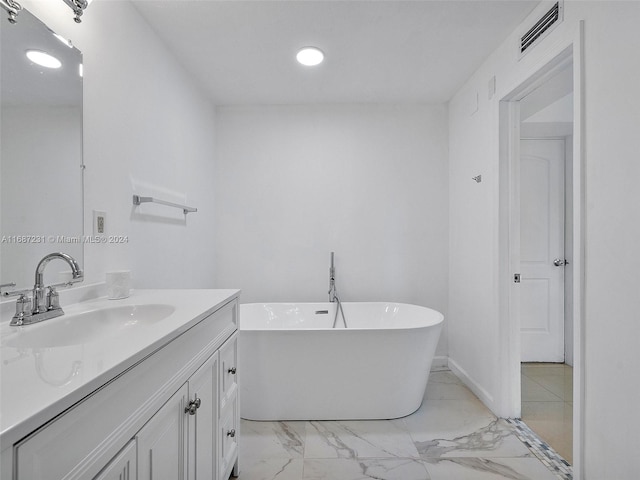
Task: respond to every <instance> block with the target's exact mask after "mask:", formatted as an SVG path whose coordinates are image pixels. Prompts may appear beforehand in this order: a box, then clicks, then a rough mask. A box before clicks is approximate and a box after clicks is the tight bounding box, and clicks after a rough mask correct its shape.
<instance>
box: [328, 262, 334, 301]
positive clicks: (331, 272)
mask: <svg viewBox="0 0 640 480" xmlns="http://www.w3.org/2000/svg"><path fill="white" fill-rule="evenodd" d="M333 256H334V252H331V266H330V267H329V292H328V293H329V302H335V301H336V269H335V267H334V265H333Z"/></svg>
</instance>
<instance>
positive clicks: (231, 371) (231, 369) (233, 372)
mask: <svg viewBox="0 0 640 480" xmlns="http://www.w3.org/2000/svg"><path fill="white" fill-rule="evenodd" d="M227 372H229V373H230V374H231V375H235V374H236V367H231V368H230V369H229V370H227Z"/></svg>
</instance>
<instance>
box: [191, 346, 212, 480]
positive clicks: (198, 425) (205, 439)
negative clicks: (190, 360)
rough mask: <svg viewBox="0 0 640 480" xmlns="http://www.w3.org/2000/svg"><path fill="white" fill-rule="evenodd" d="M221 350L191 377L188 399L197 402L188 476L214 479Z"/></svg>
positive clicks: (195, 479)
mask: <svg viewBox="0 0 640 480" xmlns="http://www.w3.org/2000/svg"><path fill="white" fill-rule="evenodd" d="M218 369H219V368H218V353H217V352H216V353H215V354H213V355H212V356H211V357H209V359H208V360H207V361H206V362H205V363H204V364H203V365H202V366H201V367H200V368H199V369H198V371H197V372H196V373H194V374H193V376H192V377H191V378H190V379H189V400H190V401H191V402H198V401H199V402H198V405H199V407H198V408H197V410H195V414H193V415H189V480H205V479H206V480H215V478H216V471H217V466H218V462H217V451H218V442H217V439H218V436H217V431H218Z"/></svg>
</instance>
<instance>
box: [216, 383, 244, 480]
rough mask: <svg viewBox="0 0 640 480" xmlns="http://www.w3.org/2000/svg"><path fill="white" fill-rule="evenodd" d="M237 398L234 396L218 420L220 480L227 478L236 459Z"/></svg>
mask: <svg viewBox="0 0 640 480" xmlns="http://www.w3.org/2000/svg"><path fill="white" fill-rule="evenodd" d="M238 423H239V416H238V396H237V395H234V396H233V397H232V398H231V399H230V400H229V403H228V404H227V408H225V410H224V413H223V416H222V417H221V418H220V426H219V428H218V431H219V433H220V480H226V479H227V478H229V474H230V473H231V471H232V469H233V466H234V462H235V461H236V459H237V458H238V434H239V432H238Z"/></svg>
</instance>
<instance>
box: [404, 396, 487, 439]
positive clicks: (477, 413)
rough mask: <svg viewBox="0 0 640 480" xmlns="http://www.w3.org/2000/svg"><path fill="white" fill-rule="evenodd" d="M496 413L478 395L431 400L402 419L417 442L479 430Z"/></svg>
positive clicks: (458, 435) (450, 437) (467, 433)
mask: <svg viewBox="0 0 640 480" xmlns="http://www.w3.org/2000/svg"><path fill="white" fill-rule="evenodd" d="M494 420H495V416H494V415H493V414H492V413H491V412H490V411H489V409H487V407H485V406H484V405H483V404H482V402H480V400H478V399H476V398H475V397H474V398H473V399H470V400H429V401H425V402H423V404H422V406H421V407H420V409H419V410H418V411H417V412H415V413H413V414H411V415H409V416H408V417H404V418H403V419H402V421H404V424H405V426H406V428H407V430H408V431H409V433H410V434H411V437H412V438H413V440H414V442H425V441H430V440H435V439H454V438H458V437H462V436H464V435H469V434H471V433H473V432H476V431H478V430H480V429H482V428H484V427H486V426H487V425H489V424H490V423H491V422H493V421H494Z"/></svg>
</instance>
